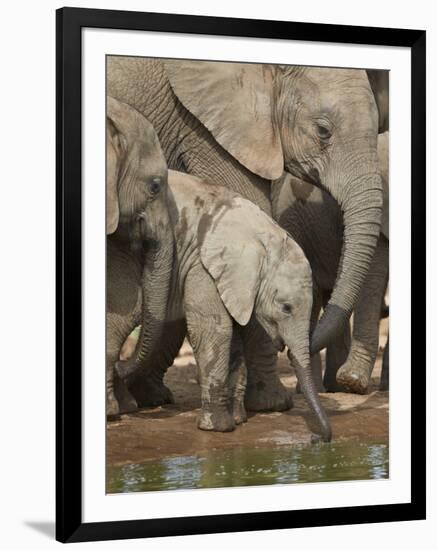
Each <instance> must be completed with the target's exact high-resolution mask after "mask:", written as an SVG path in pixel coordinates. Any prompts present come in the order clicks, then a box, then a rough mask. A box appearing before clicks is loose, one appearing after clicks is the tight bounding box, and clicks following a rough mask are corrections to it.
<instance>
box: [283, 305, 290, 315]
mask: <svg viewBox="0 0 437 550" xmlns="http://www.w3.org/2000/svg"><path fill="white" fill-rule="evenodd" d="M291 309H292V308H291V305H290V304H286V303H285V304H282V311H283V313H286V314H287V315H289V314H290V313H291Z"/></svg>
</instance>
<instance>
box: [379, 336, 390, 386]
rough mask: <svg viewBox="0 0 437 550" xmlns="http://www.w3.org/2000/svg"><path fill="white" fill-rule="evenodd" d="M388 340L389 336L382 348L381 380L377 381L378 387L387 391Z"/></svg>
mask: <svg viewBox="0 0 437 550" xmlns="http://www.w3.org/2000/svg"><path fill="white" fill-rule="evenodd" d="M389 341H390V340H389V338H387V343H386V344H385V348H384V355H383V356H382V370H381V381H380V383H379V389H380V390H381V391H388V389H389V353H390V345H389Z"/></svg>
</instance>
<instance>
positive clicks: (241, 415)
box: [234, 401, 247, 426]
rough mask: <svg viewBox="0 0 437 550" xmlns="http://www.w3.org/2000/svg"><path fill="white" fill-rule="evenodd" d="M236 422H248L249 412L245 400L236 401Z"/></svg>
mask: <svg viewBox="0 0 437 550" xmlns="http://www.w3.org/2000/svg"><path fill="white" fill-rule="evenodd" d="M234 422H235V424H236V425H237V426H239V425H240V424H243V423H244V422H247V413H246V408H245V406H244V402H243V401H236V402H234Z"/></svg>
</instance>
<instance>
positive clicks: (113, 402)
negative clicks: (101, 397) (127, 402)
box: [106, 395, 120, 420]
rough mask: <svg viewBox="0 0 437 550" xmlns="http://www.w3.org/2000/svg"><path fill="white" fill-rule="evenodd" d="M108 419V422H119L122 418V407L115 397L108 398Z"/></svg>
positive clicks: (109, 396)
mask: <svg viewBox="0 0 437 550" xmlns="http://www.w3.org/2000/svg"><path fill="white" fill-rule="evenodd" d="M106 418H107V419H108V420H118V419H119V418H120V407H119V406H118V401H117V399H116V398H115V395H107V396H106Z"/></svg>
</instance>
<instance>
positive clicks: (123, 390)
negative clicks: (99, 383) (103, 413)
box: [114, 372, 138, 414]
mask: <svg viewBox="0 0 437 550" xmlns="http://www.w3.org/2000/svg"><path fill="white" fill-rule="evenodd" d="M114 393H115V397H116V399H117V401H118V406H119V407H120V413H122V414H127V413H130V412H134V411H136V410H137V409H138V403H137V401H136V399H135V397H134V396H133V395H132V394H131V392H130V391H129V389H128V387H127V386H126V384H125V383H124V381H123V380H121V379H120V377H119V376H118V375H117V373H116V372H114Z"/></svg>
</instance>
